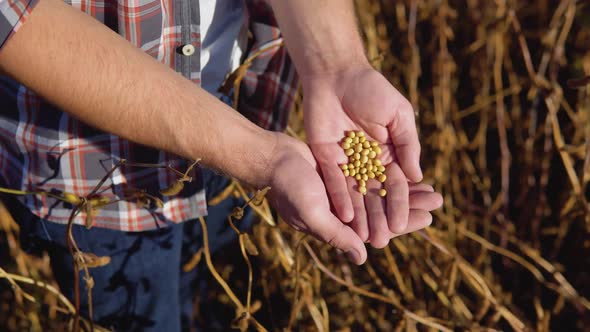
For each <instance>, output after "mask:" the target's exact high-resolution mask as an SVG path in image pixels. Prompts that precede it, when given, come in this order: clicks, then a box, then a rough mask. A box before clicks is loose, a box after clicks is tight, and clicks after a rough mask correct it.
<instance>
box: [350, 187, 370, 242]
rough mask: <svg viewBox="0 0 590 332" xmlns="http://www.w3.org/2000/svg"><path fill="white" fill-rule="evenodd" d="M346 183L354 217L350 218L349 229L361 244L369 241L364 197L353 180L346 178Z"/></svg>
mask: <svg viewBox="0 0 590 332" xmlns="http://www.w3.org/2000/svg"><path fill="white" fill-rule="evenodd" d="M346 182H347V184H348V193H349V195H350V199H351V201H352V208H353V210H354V217H353V218H352V222H351V223H350V227H352V229H354V231H355V232H356V234H358V236H359V237H360V238H361V240H363V242H366V241H368V240H369V225H368V223H367V212H366V210H365V201H364V197H363V195H362V194H361V193H360V192H359V191H358V184H357V181H356V180H355V179H354V178H347V179H346Z"/></svg>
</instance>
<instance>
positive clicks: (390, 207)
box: [385, 163, 410, 233]
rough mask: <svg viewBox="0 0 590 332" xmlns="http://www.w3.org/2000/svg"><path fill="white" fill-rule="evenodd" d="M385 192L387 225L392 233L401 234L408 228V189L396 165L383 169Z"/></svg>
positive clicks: (403, 176)
mask: <svg viewBox="0 0 590 332" xmlns="http://www.w3.org/2000/svg"><path fill="white" fill-rule="evenodd" d="M385 175H386V176H387V178H386V180H385V189H386V190H387V196H386V198H387V223H388V225H389V230H390V231H391V232H392V233H401V232H403V231H404V230H405V229H406V227H407V226H408V215H409V212H410V211H409V210H410V203H409V188H408V182H407V180H406V176H405V175H404V173H403V172H402V170H401V168H400V167H399V165H398V164H396V163H391V164H389V165H387V167H386V168H385Z"/></svg>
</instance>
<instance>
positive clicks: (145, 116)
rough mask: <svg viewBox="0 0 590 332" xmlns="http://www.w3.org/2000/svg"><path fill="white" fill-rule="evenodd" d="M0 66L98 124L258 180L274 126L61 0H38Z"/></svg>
mask: <svg viewBox="0 0 590 332" xmlns="http://www.w3.org/2000/svg"><path fill="white" fill-rule="evenodd" d="M0 69H2V70H3V71H4V72H5V73H7V74H8V75H11V76H12V77H14V78H15V79H17V80H18V81H20V82H21V83H22V84H24V85H25V86H27V87H29V88H31V89H33V90H34V91H36V92H37V93H38V94H40V95H41V96H43V97H44V98H45V99H47V100H48V101H49V102H51V103H53V104H55V105H56V106H58V107H60V108H61V109H63V110H64V111H66V112H68V113H70V114H72V115H73V116H75V117H77V118H79V119H80V120H81V121H83V122H86V123H88V124H90V125H92V126H94V127H96V128H99V129H101V130H104V131H107V132H110V133H113V134H116V135H119V136H122V137H125V138H127V139H130V140H132V141H135V142H138V143H141V144H144V145H148V146H152V147H155V148H158V149H163V150H166V151H170V152H173V153H176V154H178V155H180V156H183V157H186V158H189V159H197V158H201V159H202V161H203V162H204V163H205V164H207V165H208V166H211V167H214V168H216V169H219V170H220V171H222V172H225V173H228V174H229V175H232V176H234V177H236V178H238V179H240V180H242V181H245V182H247V183H250V184H253V185H262V184H264V183H261V182H264V180H263V179H261V176H262V173H264V171H265V170H266V168H267V165H266V163H267V161H268V160H269V158H270V154H271V153H272V150H273V148H274V145H275V136H274V135H273V134H272V133H270V132H266V131H264V130H262V129H260V128H258V127H256V126H255V125H254V124H252V123H250V122H249V121H248V120H246V119H245V118H244V117H242V116H241V115H239V114H238V113H237V112H235V111H233V110H231V108H229V107H227V106H226V105H225V104H223V103H222V102H220V101H218V100H217V99H216V98H215V97H213V96H211V95H209V94H208V93H207V92H206V91H204V90H202V89H200V88H198V87H197V86H195V85H194V84H193V83H192V82H190V81H189V80H187V79H185V78H183V77H182V76H181V75H179V74H177V73H175V72H174V71H173V70H171V69H169V68H168V67H166V66H165V65H163V64H160V63H158V62H157V61H155V60H154V59H153V58H151V57H150V56H148V55H146V54H145V53H143V52H142V51H141V50H139V49H137V48H135V47H133V46H132V45H131V44H129V43H128V42H127V41H126V40H124V39H123V38H121V37H120V36H118V35H117V34H115V33H114V32H112V31H111V30H109V29H108V28H107V27H105V26H103V25H102V24H100V23H99V22H97V21H95V20H94V19H93V18H91V17H89V16H87V15H85V14H83V13H81V12H79V11H77V10H75V9H73V8H70V7H69V6H67V5H65V4H63V2H62V1H60V0H42V1H41V2H40V3H39V4H38V5H37V8H36V9H35V10H34V11H33V13H32V14H31V16H30V17H29V19H28V20H27V22H26V23H25V24H24V25H23V27H21V29H20V30H19V32H18V33H17V34H16V35H15V36H14V37H13V38H12V39H11V40H10V41H9V42H8V43H7V44H6V45H5V47H4V48H3V49H2V51H1V52H0Z"/></svg>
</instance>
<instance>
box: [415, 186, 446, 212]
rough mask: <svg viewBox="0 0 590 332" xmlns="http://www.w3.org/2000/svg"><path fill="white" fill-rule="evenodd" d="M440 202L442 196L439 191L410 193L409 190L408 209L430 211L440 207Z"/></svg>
mask: <svg viewBox="0 0 590 332" xmlns="http://www.w3.org/2000/svg"><path fill="white" fill-rule="evenodd" d="M442 203H443V198H442V196H441V194H439V193H435V192H428V191H419V192H413V193H412V191H411V190H410V209H415V210H424V211H432V210H436V209H438V208H440V207H441V206H442ZM410 212H411V210H410Z"/></svg>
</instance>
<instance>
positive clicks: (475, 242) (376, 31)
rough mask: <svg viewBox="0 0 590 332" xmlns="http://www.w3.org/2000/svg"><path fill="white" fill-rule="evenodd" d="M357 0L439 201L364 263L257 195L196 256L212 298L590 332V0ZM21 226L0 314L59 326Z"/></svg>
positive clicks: (261, 318) (348, 318)
mask: <svg viewBox="0 0 590 332" xmlns="http://www.w3.org/2000/svg"><path fill="white" fill-rule="evenodd" d="M356 4H357V8H358V12H359V20H360V23H361V31H362V33H363V35H364V37H365V40H366V43H367V51H368V54H369V57H370V58H371V59H373V61H374V65H375V66H376V67H377V68H378V69H379V70H381V71H382V72H383V73H384V74H385V75H386V77H388V78H389V79H390V80H391V81H392V82H393V84H394V85H395V86H396V87H398V88H399V89H400V90H401V91H402V92H403V93H404V94H405V95H407V96H408V98H409V99H410V101H411V102H412V103H413V105H414V106H415V109H416V113H417V116H418V122H419V124H420V132H421V137H422V143H423V150H424V152H423V165H424V166H425V168H426V172H425V174H426V179H427V181H428V182H430V183H432V184H433V185H434V186H435V188H436V189H437V191H440V192H442V193H443V195H444V198H445V203H444V207H443V208H442V209H440V210H438V211H436V212H435V221H434V224H433V226H432V227H430V228H429V229H427V230H425V231H421V232H417V233H414V234H411V235H408V236H403V237H400V238H397V239H395V240H394V241H393V242H392V243H391V244H390V246H389V247H387V248H386V249H384V250H371V251H370V255H369V261H368V263H367V264H365V265H364V266H362V267H356V266H354V265H351V264H349V263H348V262H347V260H346V259H345V258H344V257H343V256H341V255H339V254H338V253H336V252H335V251H334V250H331V249H329V248H327V247H326V246H325V245H321V244H320V243H318V242H317V241H315V240H313V239H311V238H308V237H303V236H302V235H301V234H298V233H295V232H294V231H292V230H291V229H289V228H288V227H287V226H285V224H284V223H282V222H280V221H276V224H277V226H272V224H274V222H275V219H274V218H273V215H272V213H270V210H269V208H268V205H267V204H266V203H265V202H262V203H261V202H253V203H256V204H252V205H253V206H252V207H248V208H255V209H256V211H257V213H258V214H259V215H260V216H261V221H260V222H259V223H258V224H257V225H256V226H255V227H254V229H253V231H252V232H251V234H250V235H245V234H243V235H241V236H240V244H239V245H237V244H236V246H235V247H232V248H228V249H226V250H224V251H223V253H222V254H219V255H216V256H213V257H209V255H208V253H207V251H206V250H205V251H204V252H198V253H196V255H195V257H194V260H193V262H192V265H193V266H185V268H194V265H196V264H206V265H207V266H208V269H209V270H210V271H211V272H213V274H212V275H213V276H214V277H212V283H211V287H210V288H211V291H210V293H209V296H208V298H207V299H203V300H204V301H207V305H208V306H213V307H216V308H217V311H218V312H219V313H220V315H226V316H228V317H229V321H231V320H232V319H234V318H235V320H234V321H233V324H234V326H236V327H241V328H243V329H246V328H250V329H253V330H254V329H259V330H263V329H264V328H266V329H269V330H277V331H278V330H284V329H290V330H296V331H304V330H305V331H307V330H310V331H313V330H319V331H332V330H342V331H347V330H353V331H357V330H365V331H375V330H380V331H396V330H398V331H404V330H405V331H417V330H418V331H423V330H442V331H462V330H473V331H478V330H481V331H483V330H486V331H493V330H516V331H524V330H535V331H549V330H551V331H575V330H579V331H583V330H589V329H590V327H588V326H590V301H589V300H588V298H589V297H590V268H589V267H590V236H589V232H590V214H589V212H590V211H589V210H590V205H589V203H588V201H587V196H588V195H587V192H588V190H590V189H589V188H588V181H589V180H590V123H589V115H590V113H589V112H590V85H588V82H589V81H590V79H588V78H586V77H587V75H590V3H589V2H588V1H549V0H537V1H524V0H513V1H504V0H496V1H484V0H464V1H444V0H406V1H392V0H357V1H356ZM301 119H302V116H301V107H300V105H298V106H297V108H296V111H295V112H294V113H293V118H292V121H291V123H290V126H289V130H288V132H289V133H290V134H292V135H297V136H299V137H302V138H303V134H302V123H301V122H302V121H301ZM224 194H226V195H246V192H245V191H244V190H243V189H242V188H241V187H240V186H239V185H237V184H234V185H233V186H232V187H230V188H228V189H227V190H226V192H225V193H224ZM258 196H260V195H258ZM257 200H258V199H255V200H254V201H257ZM213 203H214V202H213ZM259 203H261V204H259ZM238 215H239V210H238V211H236V213H234V217H237V216H238ZM228 222H232V221H228ZM233 222H234V223H238V222H239V221H238V220H237V218H233ZM17 239H18V228H17V227H16V225H15V224H14V223H13V222H12V221H11V220H10V219H9V218H8V217H7V215H6V213H5V212H1V211H0V262H1V264H0V268H2V269H0V279H4V280H0V327H2V329H7V330H16V331H20V330H52V329H55V330H63V329H64V328H65V327H67V324H71V322H72V320H71V318H72V312H73V307H72V304H70V303H69V302H67V300H65V299H64V298H62V297H59V295H58V294H59V293H58V292H57V289H54V288H50V286H51V285H53V286H55V284H54V282H53V281H52V278H51V273H50V271H49V268H48V259H47V257H42V258H36V257H30V256H27V255H26V254H23V253H22V252H21V251H20V249H19V245H18V241H17ZM254 254H257V255H254ZM244 258H247V259H246V260H245V259H244ZM4 270H5V271H4ZM90 272H91V270H90ZM7 273H10V274H7ZM33 280H36V281H38V282H39V281H41V282H42V283H38V284H37V285H36V286H35V285H30V284H29V283H30V282H32V281H33ZM223 280H225V281H223ZM250 281H251V282H250ZM225 282H227V284H225ZM21 287H22V288H21ZM28 296H30V298H28ZM196 310H197V311H198V310H199V308H198V307H197V308H196ZM254 318H255V319H254ZM228 324H229V323H228ZM262 326H264V327H262ZM95 328H96V327H95Z"/></svg>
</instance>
